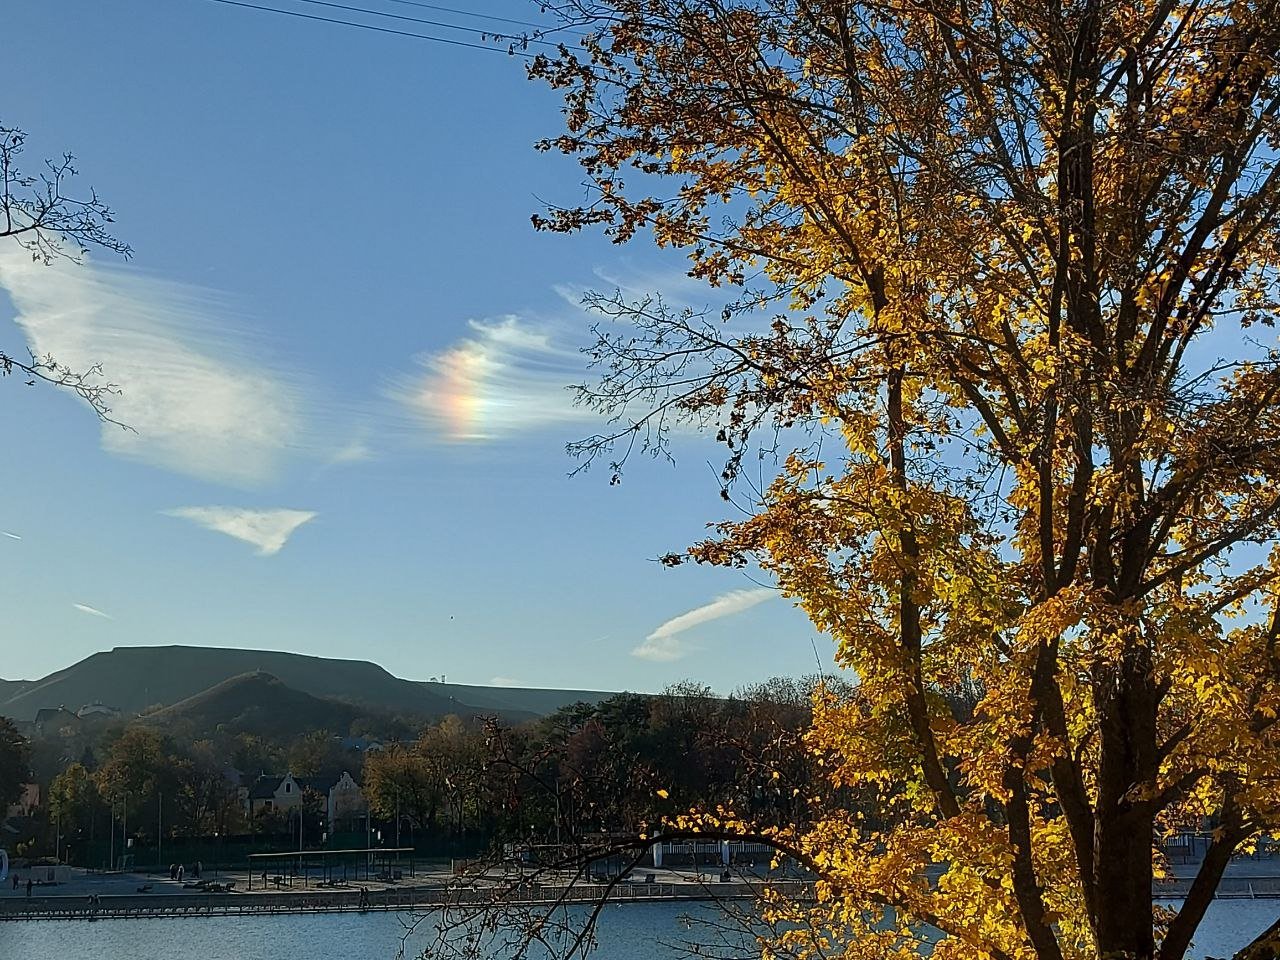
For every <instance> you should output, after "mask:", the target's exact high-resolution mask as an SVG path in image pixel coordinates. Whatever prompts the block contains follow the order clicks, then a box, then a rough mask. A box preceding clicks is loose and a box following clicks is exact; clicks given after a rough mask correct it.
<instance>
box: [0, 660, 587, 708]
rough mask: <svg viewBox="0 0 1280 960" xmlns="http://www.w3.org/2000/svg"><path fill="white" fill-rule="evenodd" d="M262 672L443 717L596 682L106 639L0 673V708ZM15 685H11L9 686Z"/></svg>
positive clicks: (166, 689) (550, 696)
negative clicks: (412, 674) (442, 674)
mask: <svg viewBox="0 0 1280 960" xmlns="http://www.w3.org/2000/svg"><path fill="white" fill-rule="evenodd" d="M255 673H265V674H269V675H271V676H273V677H275V678H276V679H278V680H279V681H280V682H281V683H282V684H284V685H285V686H287V687H289V688H291V689H292V690H296V691H299V692H301V693H305V694H309V695H311V696H312V697H318V698H322V699H330V700H338V701H346V702H348V703H351V704H356V705H361V706H365V707H369V708H373V709H376V710H378V711H380V712H383V713H396V712H405V713H413V714H419V715H434V716H443V715H445V714H449V713H467V712H474V713H496V714H500V715H503V716H504V717H506V718H508V719H512V720H518V719H528V718H530V717H534V716H541V715H545V714H547V713H550V712H552V711H554V710H555V709H557V708H559V707H560V706H564V705H566V704H569V703H574V702H577V701H579V700H590V701H598V700H601V699H603V698H605V697H607V696H610V695H611V694H610V693H608V692H604V691H591V690H569V689H539V688H524V687H486V686H480V685H468V684H450V683H440V682H436V681H428V680H405V679H403V678H400V677H397V676H395V675H394V674H392V673H391V672H389V671H388V670H386V669H385V668H384V667H382V666H380V665H379V664H376V663H373V662H371V661H368V660H349V659H339V658H331V657H316V656H312V655H309V654H300V653H288V652H285V651H277V650H252V649H249V650H246V649H240V648H235V647H197V646H185V645H182V644H169V645H162V646H137V647H113V648H112V649H110V650H106V651H99V652H97V653H94V654H91V655H90V656H88V657H86V658H85V659H83V660H80V661H78V662H77V663H74V664H72V665H71V666H69V667H65V668H63V669H61V670H56V671H54V672H53V673H50V674H49V675H47V676H45V677H42V678H40V679H38V680H30V681H3V682H2V684H3V685H0V716H9V717H13V718H14V719H16V720H26V721H29V720H33V719H34V718H35V715H36V712H37V711H38V710H41V709H44V708H47V707H58V706H65V707H66V708H67V709H69V710H73V711H74V710H76V709H78V708H79V707H81V706H82V705H84V704H87V703H93V702H95V701H99V702H101V703H104V704H108V705H110V706H113V707H117V708H119V709H120V710H121V711H123V712H124V713H125V714H141V713H142V712H143V711H145V710H148V709H151V708H155V707H157V706H159V707H169V706H173V705H174V704H177V703H178V702H180V701H182V700H186V699H188V698H190V697H194V696H196V695H197V694H200V693H202V692H204V691H207V690H209V689H210V688H212V687H214V686H216V685H217V684H219V683H222V682H223V681H226V680H229V679H232V678H234V677H238V676H242V675H244V674H255ZM15 685H16V686H15Z"/></svg>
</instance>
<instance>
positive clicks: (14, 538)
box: [0, 530, 22, 540]
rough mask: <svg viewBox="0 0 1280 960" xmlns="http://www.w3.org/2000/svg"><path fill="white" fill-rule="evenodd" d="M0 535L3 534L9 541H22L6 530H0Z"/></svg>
mask: <svg viewBox="0 0 1280 960" xmlns="http://www.w3.org/2000/svg"><path fill="white" fill-rule="evenodd" d="M0 533H3V534H4V535H5V536H6V537H8V538H9V539H10V540H21V539H22V538H21V537H20V536H18V535H17V534H16V533H10V532H9V531H8V530H0Z"/></svg>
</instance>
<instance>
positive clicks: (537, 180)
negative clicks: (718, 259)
mask: <svg viewBox="0 0 1280 960" xmlns="http://www.w3.org/2000/svg"><path fill="white" fill-rule="evenodd" d="M271 5H274V6H281V7H288V8H290V9H295V10H302V11H305V12H311V13H321V14H323V13H325V12H326V11H325V10H323V9H321V8H317V7H315V6H306V5H304V4H300V3H299V2H297V0H281V2H279V3H276V2H272V4H271ZM361 5H364V6H369V7H375V6H376V7H378V8H379V9H383V10H388V11H391V12H398V13H407V14H409V15H421V16H424V17H429V18H433V19H440V20H450V21H453V22H455V23H472V24H476V23H478V21H468V20H466V19H465V18H461V17H458V16H454V15H448V14H443V13H438V12H437V13H433V12H431V11H428V10H423V9H417V8H412V7H410V6H407V5H396V4H394V3H392V2H390V0H370V2H368V3H363V4H361ZM454 5H455V6H458V7H460V8H465V9H468V10H473V11H476V12H484V13H491V14H495V15H498V16H508V17H514V18H519V19H528V18H532V17H535V16H536V15H537V10H536V7H535V6H534V5H533V4H531V3H529V4H526V3H523V2H517V0H476V2H475V3H474V4H472V3H470V2H466V0H463V2H455V4H454ZM328 12H333V11H328ZM391 25H393V26H394V24H391ZM405 26H407V27H408V28H409V29H417V30H420V31H422V32H435V33H437V34H440V35H448V36H456V37H458V38H459V39H472V40H474V39H476V38H475V37H468V36H467V35H466V34H461V33H456V32H448V31H445V30H443V29H439V28H435V29H431V28H425V27H421V26H419V27H413V26H412V25H405ZM5 30H6V41H7V42H6V44H5V48H6V55H5V57H4V58H2V59H0V89H3V90H4V92H5V93H4V98H3V100H2V101H0V122H4V123H5V124H8V125H13V126H18V127H21V128H23V129H25V130H26V131H27V132H28V133H29V135H30V140H29V149H28V154H27V161H28V164H29V165H34V163H35V162H37V161H38V160H39V159H40V158H41V157H44V156H47V155H52V154H55V153H58V152H60V151H61V150H63V149H71V150H74V151H75V153H76V154H77V155H78V157H79V158H80V168H81V170H82V172H83V174H84V176H83V178H82V180H83V182H84V183H85V184H92V185H93V186H94V187H95V188H96V189H97V190H98V191H99V193H100V194H101V195H102V196H103V197H105V198H107V199H108V200H109V201H110V203H111V204H112V205H113V207H114V208H115V209H116V211H117V213H118V217H119V220H118V225H117V226H118V233H119V234H120V235H121V236H122V237H123V238H124V239H125V240H127V241H128V242H129V243H130V244H131V245H132V246H133V247H134V249H135V252H136V255H135V258H134V260H133V261H132V263H130V264H129V265H127V266H124V265H121V264H120V263H118V262H115V261H112V260H111V259H110V258H109V257H107V256H96V257H94V258H93V259H92V260H91V261H90V262H88V263H86V264H84V265H82V266H65V265H64V266H59V267H54V268H44V267H40V266H36V265H30V264H28V263H27V262H26V261H25V260H24V259H23V257H22V256H21V252H20V251H18V252H17V253H15V251H14V250H13V249H8V250H0V288H2V289H0V348H4V349H8V350H9V351H11V352H12V351H21V350H22V349H24V347H25V344H27V343H31V344H33V345H34V346H35V347H36V348H37V349H40V350H41V351H44V350H48V351H50V352H52V353H54V355H55V356H56V357H57V358H58V359H60V360H63V361H66V362H71V363H73V364H75V365H83V364H86V363H90V362H102V363H103V364H104V365H105V368H106V372H107V374H108V376H110V377H111V378H112V379H114V380H116V381H117V382H119V383H120V384H121V386H122V389H123V393H122V395H121V396H120V398H119V399H118V401H117V403H116V406H115V410H116V412H117V414H118V415H119V416H120V418H121V419H123V420H126V421H127V422H129V423H130V425H131V426H132V427H134V429H135V430H136V433H125V432H123V431H120V430H118V429H116V428H113V427H111V426H110V425H106V426H102V425H99V424H98V423H97V422H96V421H95V419H94V418H93V416H92V414H91V413H90V412H89V410H88V409H87V408H86V407H84V406H83V405H82V404H81V403H79V402H78V401H76V400H74V399H73V398H71V397H69V396H66V395H59V394H57V393H55V392H53V391H50V390H46V389H34V388H33V389H28V388H26V387H24V386H22V384H21V382H20V381H16V380H9V381H6V382H2V383H0V396H2V397H3V402H0V437H2V438H3V443H4V447H5V450H6V452H7V456H6V458H5V467H6V469H5V470H4V480H5V495H4V497H3V499H2V500H0V530H3V531H4V532H6V533H8V534H9V536H5V537H0V608H3V610H4V611H5V627H4V634H3V636H4V639H3V640H2V641H0V676H4V677H7V678H16V677H36V676H40V675H43V674H44V673H47V672H49V671H51V670H54V669H57V668H60V667H62V666H65V665H67V664H69V663H71V662H73V661H74V660H77V659H79V658H81V657H84V656H87V655H88V654H90V653H92V652H94V651H97V650H100V649H105V648H108V647H111V646H115V645H125V644H158V643H189V644H210V645H220V646H243V647H267V648H273V649H284V650H294V651H299V652H304V653H312V654H317V655H321V656H337V657H358V658H364V659H371V660H375V661H377V662H379V663H381V664H383V665H384V666H386V667H387V668H388V669H390V670H392V671H393V672H395V673H398V674H400V675H402V676H409V677H418V678H424V677H427V676H438V675H440V674H444V675H446V676H447V677H448V679H449V680H451V681H458V682H475V683H488V682H499V683H502V682H515V683H521V684H529V685H534V686H580V687H593V688H606V689H624V688H625V689H638V690H656V689H660V688H661V687H663V686H665V685H666V684H668V683H670V682H672V681H676V680H680V679H684V678H693V679H697V680H701V681H705V682H707V683H710V684H712V685H713V686H714V687H716V688H717V689H720V690H728V689H730V688H732V687H734V686H736V685H738V684H741V683H745V682H749V681H752V680H756V679H763V678H766V677H768V676H770V675H774V674H780V673H785V674H798V673H803V672H811V671H812V670H813V669H814V668H815V659H814V656H815V654H814V642H815V637H814V631H813V630H812V628H811V627H810V626H809V624H808V623H807V621H806V620H805V619H804V617H803V616H801V615H800V614H799V613H798V612H797V611H795V610H793V609H792V608H791V607H790V605H789V604H788V602H787V601H785V600H783V599H781V598H779V597H777V596H776V595H773V594H770V593H767V592H765V591H764V590H763V589H762V588H761V586H760V584H758V583H756V582H753V581H752V580H751V579H749V578H748V577H747V576H745V575H743V574H741V573H734V572H730V571H721V570H709V569H703V568H694V569H682V570H677V571H669V570H665V569H663V568H661V567H660V566H659V565H658V564H657V563H655V562H654V561H653V559H652V558H653V557H655V556H657V555H659V554H662V553H665V552H667V551H669V550H671V549H673V548H678V547H681V546H683V545H685V544H687V543H689V542H691V541H693V540H695V539H697V538H698V537H699V536H700V534H701V533H702V530H703V527H704V524H705V523H706V522H708V521H711V520H715V519H719V518H721V517H722V516H723V515H724V508H725V505H724V504H723V503H722V502H721V501H720V499H719V496H718V492H717V488H716V484H715V480H714V470H713V469H712V467H710V466H709V465H708V462H709V461H710V462H713V463H714V462H716V460H717V458H718V457H719V452H718V450H717V449H716V447H715V446H714V445H713V444H711V443H710V442H709V441H707V440H700V439H696V438H689V439H686V440H682V441H681V443H680V444H679V447H678V450H677V453H678V460H679V462H678V465H677V466H676V467H674V468H672V467H670V466H668V465H665V464H660V463H651V462H645V463H640V464H636V465H635V466H634V467H633V468H632V469H631V470H630V472H629V474H628V477H627V479H626V481H625V482H624V483H623V484H622V485H621V486H619V487H610V486H609V485H608V482H607V481H608V477H607V474H605V473H604V472H600V471H598V472H592V473H589V474H587V475H586V476H579V477H577V478H570V477H568V476H567V474H568V472H569V470H570V469H571V468H572V466H573V463H572V461H570V460H569V459H568V458H567V457H566V456H565V454H564V453H563V445H564V443H565V441H567V440H572V439H576V438H577V437H579V436H580V435H582V434H583V433H584V431H587V430H589V429H590V426H591V424H590V423H588V422H586V421H585V420H584V419H583V414H582V412H581V411H577V410H575V409H574V408H573V407H572V406H571V404H570V402H569V396H568V393H567V392H566V391H565V390H564V389H563V386H564V385H566V384H568V383H571V382H574V381H575V380H580V379H581V378H582V376H583V371H582V361H581V359H580V357H579V356H578V355H577V353H576V350H577V348H578V347H580V346H581V345H583V344H584V342H585V341H586V338H587V326H588V323H589V319H588V318H587V317H586V316H585V315H584V314H583V313H582V312H581V310H580V309H578V307H577V306H576V302H577V300H578V298H579V296H580V294H581V292H582V291H584V290H586V289H588V288H596V289H605V290H611V289H613V288H614V287H615V286H622V287H623V288H624V289H629V290H634V291H636V292H645V291H660V292H663V293H665V294H666V295H667V296H669V297H671V298H672V299H675V300H678V301H684V302H690V303H694V304H699V303H701V302H703V300H704V299H705V296H706V295H705V294H704V293H703V292H701V291H700V290H699V289H698V288H697V287H696V286H694V285H693V284H692V283H691V282H690V281H688V280H687V279H686V278H684V277H683V273H682V268H681V263H680V260H679V258H678V257H669V256H662V255H660V254H659V252H658V251H655V250H654V249H652V248H651V247H650V246H647V245H646V244H645V243H644V242H639V241H638V242H636V243H634V244H632V245H631V246H629V247H624V248H619V247H614V246H612V245H610V244H609V243H608V242H606V241H605V240H604V239H603V238H601V237H599V236H583V237H574V238H566V237H559V236H549V235H545V234H537V233H535V232H534V231H533V230H532V228H531V227H530V224H529V216H530V214H531V213H533V212H535V211H537V210H538V209H539V201H538V198H543V199H547V200H553V201H555V200H558V201H562V202H572V201H573V200H575V199H576V198H577V197H578V196H580V187H579V186H578V183H579V177H578V174H577V171H576V168H575V167H574V166H573V165H572V164H571V163H569V162H568V161H566V160H564V159H562V158H558V157H553V156H548V155H546V154H538V153H535V152H534V151H533V149H532V144H533V142H534V141H535V140H537V139H538V138H539V137H540V136H544V135H551V134H555V133H556V132H558V130H559V123H560V116H559V112H558V110H559V104H558V101H557V99H556V98H555V97H554V95H553V94H552V93H550V92H549V91H547V90H545V89H542V88H540V87H537V86H534V85H533V84H531V83H529V82H528V81H527V80H526V79H525V78H524V73H523V70H522V68H521V66H520V64H519V62H518V61H515V60H512V59H510V58H508V57H506V56H504V55H501V54H495V53H487V52H482V51H476V50H469V49H465V48H456V47H450V46H447V45H443V44H434V43H427V42H422V41H416V40H409V39H404V38H399V37H393V36H385V35H379V34H374V33H370V32H365V31H359V30H354V29H348V28H341V27H336V26H331V25H328V24H321V23H310V22H304V21H302V20H297V19H291V18H285V17H278V16H273V15H270V14H265V13H259V12H256V11H252V10H245V9H239V8H235V7H231V6H226V5H220V4H216V3H212V2H209V0H164V2H162V0H115V2H112V3H109V4H107V3H101V2H98V0H65V2H63V3H58V4H48V3H30V2H28V3H20V4H13V5H10V8H8V9H6V12H5ZM17 538H20V539H17ZM100 614H101V615H100ZM816 645H817V649H818V651H820V652H821V655H822V658H823V659H824V661H826V660H828V659H829V658H828V650H829V645H828V643H827V642H826V641H825V640H824V639H823V638H820V637H819V638H816Z"/></svg>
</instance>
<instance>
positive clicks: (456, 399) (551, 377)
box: [393, 317, 591, 443]
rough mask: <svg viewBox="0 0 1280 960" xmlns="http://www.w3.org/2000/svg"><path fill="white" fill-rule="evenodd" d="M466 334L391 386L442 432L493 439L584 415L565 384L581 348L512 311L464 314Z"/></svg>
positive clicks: (574, 372) (578, 365)
mask: <svg viewBox="0 0 1280 960" xmlns="http://www.w3.org/2000/svg"><path fill="white" fill-rule="evenodd" d="M468 326H469V328H470V331H471V333H470V335H469V336H467V337H465V338H463V339H462V340H459V341H457V342H456V343H453V344H451V345H450V346H448V347H446V348H445V349H443V350H441V351H439V352H437V353H433V354H426V355H424V356H422V357H419V359H418V362H419V364H420V365H421V367H422V368H423V369H422V372H421V373H420V375H419V376H417V377H415V378H412V379H411V380H409V381H407V382H405V381H402V382H401V383H400V384H399V387H398V389H396V390H394V391H393V392H394V393H395V394H396V395H397V396H398V397H399V398H400V399H402V400H403V401H404V402H405V403H406V404H408V406H409V407H410V408H411V409H412V410H413V411H414V413H415V414H416V415H417V416H418V417H419V418H420V419H421V420H422V421H424V422H425V423H426V424H427V426H428V428H429V429H430V430H431V431H432V433H433V434H434V435H435V436H437V437H438V438H440V439H443V440H447V441H450V442H456V443H463V442H471V441H487V440H498V439H502V438H504V437H509V436H513V435H515V434H518V433H522V432H526V431H528V430H530V429H536V428H538V427H545V426H553V425H557V424H567V423H571V422H582V421H584V420H586V419H588V418H589V417H590V416H591V415H590V414H589V412H588V411H585V410H583V409H581V408H579V407H575V406H574V404H573V396H572V394H571V392H570V390H569V388H568V384H570V383H571V382H572V381H573V380H574V379H575V376H576V377H577V378H580V377H581V375H582V372H583V370H582V361H581V358H580V355H579V354H578V353H577V352H576V351H573V350H568V349H565V348H563V347H557V346H555V345H554V344H553V343H552V342H551V339H550V337H549V336H548V334H546V333H545V332H541V331H538V330H533V329H530V328H529V327H528V326H527V325H526V324H524V323H523V322H522V321H520V320H519V319H518V318H516V317H503V318H502V319H500V320H497V321H478V320H472V321H469V323H468Z"/></svg>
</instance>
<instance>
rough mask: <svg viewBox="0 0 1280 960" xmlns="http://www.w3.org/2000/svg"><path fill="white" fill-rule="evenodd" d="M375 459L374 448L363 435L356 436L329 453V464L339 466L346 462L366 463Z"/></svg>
mask: <svg viewBox="0 0 1280 960" xmlns="http://www.w3.org/2000/svg"><path fill="white" fill-rule="evenodd" d="M372 459H373V448H372V447H370V446H369V444H368V443H367V442H365V439H364V438H363V437H354V438H352V439H351V440H350V441H348V442H347V443H345V444H344V445H343V446H341V447H339V448H338V449H337V450H335V451H333V453H331V454H330V455H329V460H328V464H329V465H330V466H339V465H341V464H345V463H364V462H365V461H366V460H372Z"/></svg>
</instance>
